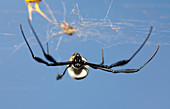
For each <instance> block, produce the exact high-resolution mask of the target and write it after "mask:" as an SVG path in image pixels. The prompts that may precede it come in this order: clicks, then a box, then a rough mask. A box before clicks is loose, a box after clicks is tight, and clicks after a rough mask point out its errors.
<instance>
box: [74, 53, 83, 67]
mask: <svg viewBox="0 0 170 109" xmlns="http://www.w3.org/2000/svg"><path fill="white" fill-rule="evenodd" d="M73 57H74V58H73V60H72V62H73V66H74V67H75V68H80V67H82V65H83V60H82V56H81V55H80V54H79V53H74V54H73Z"/></svg>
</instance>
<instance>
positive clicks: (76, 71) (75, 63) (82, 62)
mask: <svg viewBox="0 0 170 109" xmlns="http://www.w3.org/2000/svg"><path fill="white" fill-rule="evenodd" d="M29 24H30V27H31V30H32V32H33V34H34V36H35V38H36V40H37V41H38V43H39V45H40V47H41V50H42V52H43V54H44V56H45V58H46V59H47V60H48V61H49V62H48V61H45V60H43V59H42V58H39V57H36V56H34V54H33V51H32V49H31V47H30V45H29V43H28V41H27V39H26V37H25V35H24V32H23V30H22V25H20V29H21V33H22V35H23V38H24V40H25V42H26V44H27V46H28V48H29V50H30V52H31V55H32V57H33V59H34V60H36V61H37V62H39V63H43V64H45V65H47V66H62V65H67V67H66V68H65V70H64V72H63V73H59V74H58V76H57V78H56V79H57V80H59V79H61V78H62V77H63V76H64V74H65V72H66V70H68V73H69V75H70V76H71V77H72V78H74V79H83V78H85V77H86V76H87V75H88V72H89V67H91V68H93V69H100V70H103V71H107V72H112V73H135V72H138V71H139V70H141V69H142V68H143V67H144V66H145V65H146V64H148V63H149V62H150V61H151V60H152V58H153V57H154V56H155V55H156V53H157V52H158V49H159V45H158V47H157V50H156V51H155V53H154V54H153V55H152V57H151V58H150V59H149V60H148V61H147V62H146V63H144V64H143V65H142V66H141V67H140V68H137V69H119V70H113V69H112V68H113V67H117V66H122V65H125V64H127V63H129V62H130V61H131V60H132V59H133V58H134V57H135V56H136V54H137V53H138V52H139V51H140V50H141V48H142V47H143V46H144V45H145V43H146V41H147V40H148V38H149V36H150V34H151V32H152V28H153V27H152V26H151V28H150V31H149V34H148V36H147V37H146V39H145V40H144V42H143V43H142V45H141V46H140V47H139V48H138V49H137V51H136V52H135V53H134V54H133V55H132V56H131V57H130V58H128V59H124V60H121V61H118V62H116V63H113V64H111V65H103V64H104V56H103V49H102V62H101V63H100V64H95V63H90V62H87V60H86V59H85V58H84V57H83V56H81V55H80V54H79V53H74V54H73V55H72V56H71V57H70V59H69V60H68V61H66V62H57V61H56V60H55V59H54V58H53V57H52V56H51V55H49V52H48V46H47V53H46V52H45V50H44V48H43V46H42V44H41V42H40V40H39V38H38V36H37V34H36V32H35V30H34V29H33V27H32V24H31V22H30V20H29Z"/></svg>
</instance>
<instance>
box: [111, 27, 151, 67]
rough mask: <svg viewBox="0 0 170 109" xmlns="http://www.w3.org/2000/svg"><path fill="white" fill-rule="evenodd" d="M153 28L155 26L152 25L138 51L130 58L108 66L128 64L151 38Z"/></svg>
mask: <svg viewBox="0 0 170 109" xmlns="http://www.w3.org/2000/svg"><path fill="white" fill-rule="evenodd" d="M152 29H153V27H152V26H151V27H150V31H149V33H148V35H147V37H146V39H145V40H144V41H143V43H142V45H141V46H140V47H139V48H138V49H137V51H136V52H135V53H134V54H133V55H132V56H131V57H130V58H129V59H125V60H121V61H118V62H116V63H114V64H111V65H110V66H108V68H112V67H117V66H122V65H125V64H127V63H128V62H130V61H131V60H132V59H133V58H134V57H135V56H136V54H137V53H138V52H139V51H140V50H141V49H142V47H143V46H144V45H145V43H146V41H147V40H148V39H149V36H150V35H151V32H152Z"/></svg>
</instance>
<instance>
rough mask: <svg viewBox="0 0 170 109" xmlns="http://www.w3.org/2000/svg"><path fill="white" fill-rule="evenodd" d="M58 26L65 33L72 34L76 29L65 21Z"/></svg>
mask: <svg viewBox="0 0 170 109" xmlns="http://www.w3.org/2000/svg"><path fill="white" fill-rule="evenodd" d="M58 26H60V27H61V28H62V29H63V32H64V33H65V34H67V35H73V34H74V33H75V32H76V29H74V28H73V27H72V26H71V25H69V24H68V23H67V22H66V21H63V22H62V23H59V24H58Z"/></svg>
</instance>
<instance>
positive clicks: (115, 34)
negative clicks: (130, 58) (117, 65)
mask: <svg viewBox="0 0 170 109" xmlns="http://www.w3.org/2000/svg"><path fill="white" fill-rule="evenodd" d="M96 2H102V3H103V5H102V6H101V5H99V6H98V4H96ZM84 3H85V1H84V2H83V1H79V0H60V1H52V0H51V1H47V0H42V2H41V3H40V8H41V9H42V11H43V12H44V13H45V14H46V15H47V16H48V17H49V18H50V19H51V20H52V21H53V22H48V21H47V20H46V21H47V23H46V22H44V21H45V19H44V18H43V17H42V16H38V14H37V13H34V12H33V21H32V24H33V27H34V28H35V30H36V32H37V34H38V35H40V36H41V37H40V38H41V40H43V42H44V43H46V42H47V41H48V42H49V43H50V44H51V45H53V46H50V48H51V47H53V49H55V50H56V51H57V50H58V49H59V48H60V45H61V44H63V43H64V44H65V43H67V42H75V40H76V41H86V42H88V41H94V42H95V43H98V44H100V45H101V47H102V48H110V47H113V46H117V45H121V44H128V43H129V44H140V43H141V42H142V41H143V40H144V38H145V37H146V35H147V34H148V31H149V28H150V25H153V26H154V31H153V32H152V39H150V40H149V42H148V43H147V44H150V45H157V44H160V45H170V40H169V38H170V36H169V33H170V29H169V27H170V23H167V20H168V19H169V17H170V15H161V14H160V15H159V18H158V19H155V14H154V12H155V11H154V10H152V9H151V11H152V12H153V14H152V16H151V15H150V14H151V12H149V11H146V10H145V9H143V10H142V9H140V8H141V7H143V6H145V8H153V9H154V7H149V6H150V5H151V4H147V5H146V4H144V3H143V4H141V3H140V4H135V3H122V4H121V7H119V8H118V6H117V2H116V0H102V1H95V0H94V1H91V2H90V3H86V4H85V6H84V5H83V4H84ZM23 5H25V6H26V4H23ZM157 5H158V4H155V5H154V6H155V7H156V6H157ZM119 6H120V5H119ZM87 7H88V8H87ZM94 7H95V8H94ZM101 7H102V8H101ZM165 7H166V8H169V5H165V4H159V8H165ZM121 8H122V9H127V10H128V9H129V10H130V11H131V9H136V8H137V10H138V11H137V12H138V13H139V14H142V15H143V16H145V17H147V18H148V19H151V20H148V19H144V20H143V19H135V18H121V17H120V16H119V15H122V14H124V13H121V12H122V11H121V10H120V9H121ZM119 11H120V13H118V12H119ZM9 13H10V14H12V15H13V16H15V17H12V18H11V17H9ZM157 13H161V11H160V12H157ZM0 14H5V16H6V18H7V19H4V18H3V17H2V16H1V17H0V19H1V22H0V25H2V26H1V29H0V38H1V39H2V40H1V41H2V42H4V41H5V42H7V43H5V44H3V45H1V47H0V52H1V54H0V55H1V58H0V63H3V62H5V61H6V59H9V58H10V57H11V56H12V55H14V54H15V53H16V52H17V51H18V50H20V48H21V47H23V45H24V44H25V42H24V41H23V40H22V39H21V37H19V38H20V39H21V40H22V42H21V40H20V42H19V41H18V39H19V38H18V37H17V36H18V35H21V34H20V33H19V32H18V30H17V31H16V32H14V31H6V30H8V28H11V29H12V28H18V25H19V24H20V23H21V22H20V20H21V19H22V18H23V19H22V20H24V21H26V20H25V18H24V17H23V15H25V14H27V12H26V10H25V11H21V10H17V11H10V10H0ZM118 14H119V15H118ZM137 15H138V14H137ZM16 16H17V17H16ZM18 16H19V17H20V18H19V17H18ZM117 16H119V17H117ZM159 20H164V22H161V23H160V22H159ZM62 21H66V22H67V23H69V24H70V25H71V26H73V27H74V28H75V29H76V30H77V32H76V33H75V34H74V35H72V36H68V35H66V34H64V33H63V32H62V29H61V28H60V27H59V26H58V25H57V24H58V23H61V22H62ZM150 21H152V22H150ZM5 25H7V26H5ZM27 28H28V29H29V27H27ZM28 29H24V30H28ZM28 32H29V31H28ZM28 32H27V33H28ZM28 39H29V41H30V44H31V46H34V45H36V46H37V44H35V43H34V42H32V40H34V36H33V35H31V37H29V38H28ZM9 42H10V43H9ZM3 57H6V58H3Z"/></svg>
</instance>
